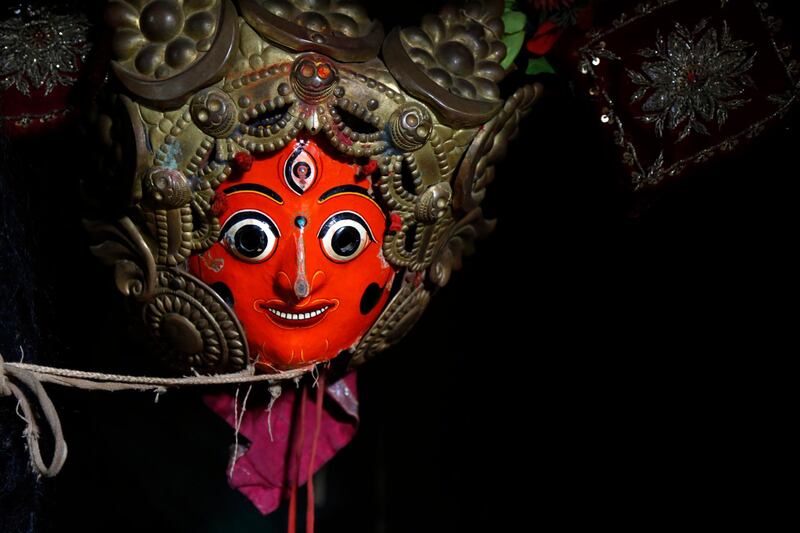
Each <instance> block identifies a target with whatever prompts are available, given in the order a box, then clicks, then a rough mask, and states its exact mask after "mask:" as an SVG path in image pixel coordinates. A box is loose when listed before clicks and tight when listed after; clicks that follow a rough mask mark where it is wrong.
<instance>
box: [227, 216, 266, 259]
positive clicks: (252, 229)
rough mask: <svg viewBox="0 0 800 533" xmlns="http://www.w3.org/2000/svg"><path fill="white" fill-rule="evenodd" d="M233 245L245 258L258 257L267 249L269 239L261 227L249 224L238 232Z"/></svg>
mask: <svg viewBox="0 0 800 533" xmlns="http://www.w3.org/2000/svg"><path fill="white" fill-rule="evenodd" d="M233 243H234V245H235V246H236V249H237V250H239V253H240V254H242V255H243V256H245V257H258V256H259V255H261V254H262V253H264V250H266V249H267V244H269V237H268V236H267V234H266V233H265V232H264V230H263V229H262V228H260V227H259V226H256V225H255V224H248V225H246V226H243V227H241V228H240V229H239V231H237V232H236V235H235V236H234V238H233Z"/></svg>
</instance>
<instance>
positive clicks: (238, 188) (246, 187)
mask: <svg viewBox="0 0 800 533" xmlns="http://www.w3.org/2000/svg"><path fill="white" fill-rule="evenodd" d="M243 192H252V193H255V194H260V195H261V196H266V197H267V198H269V199H270V200H272V201H273V202H276V203H277V204H279V205H283V198H281V195H280V194H278V193H276V192H275V191H273V190H272V189H270V188H269V187H265V186H263V185H259V184H258V183H239V184H237V185H234V186H232V187H228V188H227V189H225V196H230V195H232V194H238V193H243Z"/></svg>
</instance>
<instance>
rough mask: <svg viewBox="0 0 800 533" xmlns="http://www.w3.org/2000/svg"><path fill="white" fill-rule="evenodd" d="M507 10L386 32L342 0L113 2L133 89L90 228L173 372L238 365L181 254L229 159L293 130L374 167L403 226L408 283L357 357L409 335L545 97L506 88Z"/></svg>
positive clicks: (115, 132)
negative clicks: (100, 209) (111, 196)
mask: <svg viewBox="0 0 800 533" xmlns="http://www.w3.org/2000/svg"><path fill="white" fill-rule="evenodd" d="M502 9H503V3H502V2H499V1H485V2H478V1H473V2H469V3H467V4H465V5H463V6H454V5H448V6H446V7H445V8H443V9H442V10H441V12H440V13H439V14H438V15H426V16H425V17H424V18H423V19H422V22H421V24H420V25H419V26H415V27H410V28H403V29H397V28H395V29H394V30H392V31H391V32H389V34H388V36H387V37H386V38H385V40H384V33H383V27H382V25H381V24H380V23H379V22H377V21H373V20H371V19H370V18H369V17H368V15H367V13H366V12H365V10H364V9H363V8H362V7H361V6H359V5H357V4H355V3H354V2H351V1H348V0H330V1H328V0H240V1H239V2H238V12H237V6H234V4H233V3H232V2H231V1H230V0H183V1H179V0H154V1H147V0H113V1H111V2H110V3H109V5H108V9H107V16H106V20H107V23H108V24H109V25H110V26H111V27H112V28H113V30H114V36H113V51H114V54H115V60H114V63H113V67H114V72H115V73H116V77H117V78H118V80H119V81H120V82H121V83H122V85H124V87H125V89H126V90H125V91H123V92H121V93H120V94H119V95H118V97H117V98H116V100H114V99H113V98H112V100H114V101H113V107H111V108H110V109H111V111H110V112H108V113H106V114H104V115H102V116H101V117H100V119H99V123H100V125H101V127H102V128H103V130H104V139H105V141H106V143H107V145H108V147H109V148H110V149H111V150H110V153H111V154H112V155H115V159H114V163H115V164H114V165H112V167H113V168H112V170H111V174H108V173H107V174H106V177H105V179H106V180H111V181H106V184H107V185H108V184H109V183H110V184H111V186H107V187H106V188H107V189H110V190H117V191H119V190H123V191H124V192H123V194H122V197H123V200H122V201H121V203H120V205H119V206H120V208H121V209H120V210H119V213H120V214H121V215H122V216H120V217H119V219H118V220H117V222H115V223H114V224H109V223H107V222H98V223H93V224H91V225H90V228H91V229H92V233H93V235H94V237H95V239H96V242H97V244H96V246H95V247H94V250H95V251H96V253H97V254H98V255H99V256H100V257H101V258H103V259H104V260H105V261H106V262H107V263H108V264H110V265H113V267H114V269H115V275H116V281H117V286H118V287H119V289H120V290H121V291H122V292H123V293H124V294H126V295H128V296H130V297H131V298H133V299H134V300H135V301H136V302H138V305H139V309H140V312H141V315H142V317H143V319H144V321H145V324H146V325H147V327H148V328H149V329H150V331H151V333H152V335H153V336H154V337H155V338H156V339H157V340H158V341H159V342H160V343H161V344H162V345H163V348H164V349H165V351H166V352H167V353H168V354H169V361H170V363H171V364H172V365H173V366H176V367H178V368H179V369H181V370H187V369H190V368H191V369H194V370H196V371H201V372H222V371H230V370H235V369H238V368H241V367H242V366H244V365H245V364H246V363H247V359H248V352H247V342H246V340H245V332H244V331H243V329H242V327H241V325H240V324H239V322H238V320H237V319H236V316H235V315H234V313H233V312H232V311H231V309H230V307H229V306H228V305H227V304H226V303H225V302H224V301H223V299H222V298H221V297H220V296H218V295H217V294H216V293H215V292H214V291H213V290H211V289H210V288H209V287H208V286H206V285H205V284H204V283H203V282H201V281H200V280H198V279H196V278H194V277H193V276H191V275H190V274H188V273H187V272H186V269H185V266H184V262H185V261H186V259H187V258H188V257H189V256H190V255H191V254H193V253H198V252H200V251H203V250H205V249H206V248H208V247H209V246H211V245H212V244H213V243H215V242H216V241H217V240H218V239H219V232H220V228H219V221H218V219H217V216H216V214H215V209H214V197H215V188H216V187H217V186H218V185H219V184H220V183H221V182H223V181H224V180H225V179H226V178H227V177H228V176H229V175H230V174H231V173H232V172H233V171H234V170H235V169H236V165H237V160H241V159H242V157H241V156H239V157H238V159H237V154H251V155H253V154H262V153H267V152H273V151H276V150H280V149H281V148H283V147H284V146H286V144H287V143H289V142H290V141H291V140H292V139H294V138H295V137H296V136H297V135H299V134H300V133H301V132H303V131H305V132H308V133H309V134H312V135H323V136H325V137H326V138H327V140H328V141H329V142H330V144H331V145H332V146H333V147H335V148H336V149H338V150H339V151H341V152H342V153H344V154H345V155H347V156H351V157H354V158H369V159H371V160H372V161H374V162H375V163H377V166H378V169H379V170H378V172H379V174H380V175H379V177H377V178H376V179H375V180H374V185H375V186H376V187H375V189H376V190H377V191H378V192H379V194H380V196H381V198H382V200H383V203H384V204H385V206H386V208H387V210H389V211H391V215H392V218H393V220H395V221H397V222H398V223H397V224H395V225H393V226H392V228H391V229H390V230H389V231H388V232H387V234H386V235H385V239H384V248H383V253H384V256H385V258H386V260H387V261H388V262H389V263H390V264H391V265H392V266H394V267H396V268H397V269H400V270H401V273H400V276H401V282H400V283H399V287H398V288H397V290H396V292H395V293H394V294H393V295H392V297H391V299H390V301H389V303H388V305H387V306H386V308H385V309H384V311H383V312H382V314H381V316H380V317H379V319H378V321H377V323H376V324H374V326H373V327H372V328H371V329H370V330H369V331H368V333H367V334H366V335H365V336H364V337H363V338H362V339H361V341H360V342H359V343H358V345H357V346H355V347H354V349H353V350H354V353H353V354H352V363H353V364H357V363H360V362H362V361H363V360H364V359H366V358H368V357H370V356H371V355H373V354H375V353H377V352H379V351H381V350H383V349H385V348H386V347H387V346H389V345H391V344H393V343H394V342H396V341H397V340H398V339H400V338H401V337H402V336H403V335H404V334H405V333H406V332H407V331H408V329H409V328H410V327H411V326H412V325H413V324H414V323H415V322H416V320H417V319H418V318H419V317H420V315H421V314H422V312H423V310H424V309H425V307H426V306H427V304H428V301H429V299H430V296H431V293H432V291H434V290H436V288H437V287H441V286H443V285H445V284H446V283H447V282H448V280H449V277H450V273H451V270H452V269H453V268H458V267H459V266H460V263H461V257H462V255H463V254H464V253H468V252H471V251H472V244H473V241H474V239H475V238H476V237H478V236H481V235H485V234H486V233H488V232H489V231H491V229H492V223H491V222H490V221H487V220H485V219H484V217H483V214H482V212H481V208H480V207H479V206H480V203H481V200H482V198H483V195H484V193H485V188H486V186H487V185H488V184H489V182H491V180H492V178H493V176H494V167H493V165H494V164H495V162H496V161H497V160H498V159H500V158H501V157H502V156H503V155H504V153H505V150H506V143H507V141H508V140H509V138H511V137H512V136H513V135H514V134H515V133H516V131H517V126H518V124H519V121H520V120H521V119H522V117H523V116H524V115H525V114H526V113H527V112H528V111H529V109H530V107H531V105H532V104H533V102H534V101H535V100H536V98H537V97H538V94H539V88H538V86H534V85H528V86H523V87H521V88H519V89H518V90H516V92H514V93H513V94H512V95H511V96H510V98H508V99H507V100H505V101H504V100H502V99H501V97H500V94H501V93H500V89H499V87H498V83H499V82H500V81H501V80H502V79H503V77H504V75H505V70H504V69H503V68H502V67H501V65H500V61H502V59H503V58H504V56H505V46H504V45H503V43H502V42H501V40H500V39H501V37H502V35H503V23H502V20H501V15H502ZM379 54H382V59H381V58H380V57H379ZM107 205H108V204H107Z"/></svg>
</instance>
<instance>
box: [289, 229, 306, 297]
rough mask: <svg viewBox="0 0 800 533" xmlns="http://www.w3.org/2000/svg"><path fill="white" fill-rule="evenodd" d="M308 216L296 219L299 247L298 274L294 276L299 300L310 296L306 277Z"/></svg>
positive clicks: (296, 235)
mask: <svg viewBox="0 0 800 533" xmlns="http://www.w3.org/2000/svg"><path fill="white" fill-rule="evenodd" d="M306 223H307V221H306V217H303V216H298V217H297V218H295V219H294V225H295V226H296V228H297V230H296V231H295V245H296V248H297V274H296V275H295V278H294V284H293V286H292V288H293V289H294V294H295V296H297V299H298V300H302V299H304V298H307V297H308V294H309V290H310V289H309V285H308V278H307V277H306V243H305V238H304V233H305V228H306Z"/></svg>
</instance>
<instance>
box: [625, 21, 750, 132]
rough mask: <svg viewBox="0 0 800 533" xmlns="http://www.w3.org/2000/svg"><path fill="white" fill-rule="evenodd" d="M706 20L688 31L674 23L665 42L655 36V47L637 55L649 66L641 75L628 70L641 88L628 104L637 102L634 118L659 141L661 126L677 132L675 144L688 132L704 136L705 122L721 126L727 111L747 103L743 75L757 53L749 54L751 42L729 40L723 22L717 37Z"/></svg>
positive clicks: (748, 84)
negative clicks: (651, 127) (647, 126)
mask: <svg viewBox="0 0 800 533" xmlns="http://www.w3.org/2000/svg"><path fill="white" fill-rule="evenodd" d="M708 21H709V19H703V20H701V21H700V22H699V23H698V24H697V25H696V26H695V28H694V29H693V30H692V31H689V30H688V29H687V28H686V27H684V26H683V25H681V24H679V23H676V24H675V28H674V30H673V31H672V32H671V33H670V34H669V35H668V36H667V37H666V38H665V37H664V36H663V35H662V34H661V32H660V31H658V32H657V33H656V46H655V48H645V49H642V50H640V51H639V55H640V56H642V57H644V58H647V59H653V61H649V62H645V63H643V64H642V66H641V71H634V70H627V73H628V77H629V78H630V79H631V81H633V83H635V84H636V85H639V86H640V87H639V88H638V89H637V90H636V92H634V93H633V95H632V96H631V102H632V103H634V102H637V101H642V107H641V109H642V112H643V113H644V114H643V115H642V116H641V117H639V118H640V119H641V120H642V121H643V122H645V123H648V124H654V125H655V130H656V134H657V135H658V136H659V137H663V135H664V128H665V127H666V128H667V129H669V130H670V131H672V130H677V129H678V128H680V134H679V135H678V139H677V141H678V142H680V141H682V140H683V139H685V138H686V137H688V136H689V135H690V134H691V133H693V132H694V133H700V134H704V135H708V133H709V132H708V129H707V128H706V124H707V123H710V122H715V123H716V125H717V127H721V126H722V125H723V124H725V122H726V121H727V119H728V115H729V113H730V111H732V110H734V109H737V108H740V107H742V106H743V105H744V104H746V103H747V102H748V100H747V99H744V98H742V95H743V94H744V92H745V91H746V90H747V89H748V88H750V87H753V81H752V79H751V78H750V77H749V76H748V75H747V72H748V71H749V70H750V69H751V68H752V66H753V61H754V59H755V56H756V53H755V52H748V48H751V46H752V45H751V44H750V43H748V42H745V41H739V40H734V39H733V38H732V37H731V34H730V30H729V29H728V24H727V22H723V23H722V31H721V32H720V33H719V34H718V33H717V30H716V29H715V28H707V26H708Z"/></svg>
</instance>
